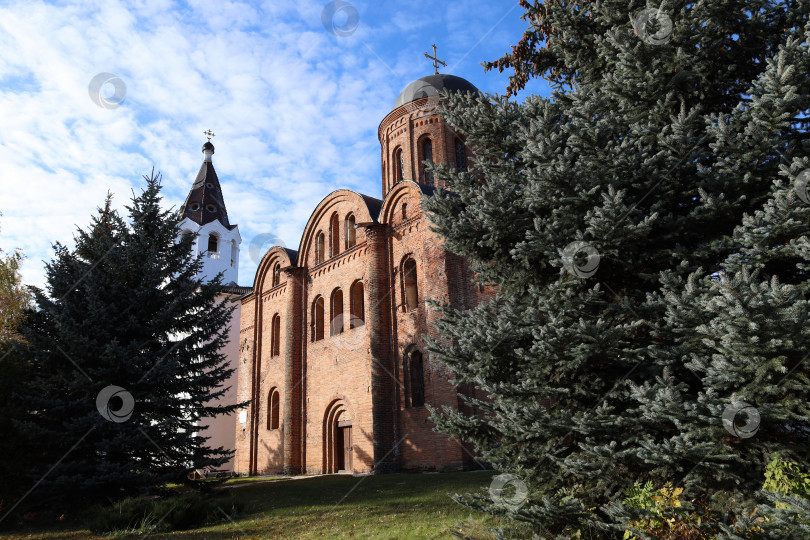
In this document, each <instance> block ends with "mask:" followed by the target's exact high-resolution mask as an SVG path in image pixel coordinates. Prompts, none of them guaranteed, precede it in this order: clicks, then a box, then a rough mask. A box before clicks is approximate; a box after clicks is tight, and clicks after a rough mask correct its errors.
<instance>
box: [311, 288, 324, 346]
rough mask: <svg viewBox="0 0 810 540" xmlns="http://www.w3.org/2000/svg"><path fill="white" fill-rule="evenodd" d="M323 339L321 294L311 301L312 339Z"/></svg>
mask: <svg viewBox="0 0 810 540" xmlns="http://www.w3.org/2000/svg"><path fill="white" fill-rule="evenodd" d="M321 339H323V296H319V297H318V298H316V299H315V302H313V303H312V341H319V340H321Z"/></svg>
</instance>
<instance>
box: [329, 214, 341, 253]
mask: <svg viewBox="0 0 810 540" xmlns="http://www.w3.org/2000/svg"><path fill="white" fill-rule="evenodd" d="M338 223H339V220H338V215H337V212H336V213H334V214H332V217H331V218H330V219H329V256H330V257H334V256H335V255H337V254H338V253H340V227H339V226H338Z"/></svg>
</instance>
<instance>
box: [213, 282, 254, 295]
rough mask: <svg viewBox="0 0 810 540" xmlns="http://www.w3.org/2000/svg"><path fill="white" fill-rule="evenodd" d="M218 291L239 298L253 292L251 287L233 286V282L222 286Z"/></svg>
mask: <svg viewBox="0 0 810 540" xmlns="http://www.w3.org/2000/svg"><path fill="white" fill-rule="evenodd" d="M220 291H221V292H223V293H227V294H238V295H240V296H243V295H245V294H248V293H251V292H253V287H242V286H240V285H236V284H233V282H231V283H229V284H228V285H223V286H222V288H221V289H220Z"/></svg>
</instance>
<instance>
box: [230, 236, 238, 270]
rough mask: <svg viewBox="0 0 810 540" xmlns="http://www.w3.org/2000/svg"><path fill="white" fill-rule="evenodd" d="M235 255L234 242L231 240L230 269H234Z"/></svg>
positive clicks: (236, 249)
mask: <svg viewBox="0 0 810 540" xmlns="http://www.w3.org/2000/svg"><path fill="white" fill-rule="evenodd" d="M237 253H238V248H237V247H236V240H231V268H236V259H237V258H238V256H237Z"/></svg>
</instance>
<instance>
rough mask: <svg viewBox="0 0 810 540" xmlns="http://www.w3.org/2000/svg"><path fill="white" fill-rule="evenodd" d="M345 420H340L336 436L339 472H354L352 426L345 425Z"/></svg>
mask: <svg viewBox="0 0 810 540" xmlns="http://www.w3.org/2000/svg"><path fill="white" fill-rule="evenodd" d="M344 423H345V422H338V428H337V432H336V434H337V437H335V455H336V457H337V459H336V461H337V470H338V472H352V426H351V424H349V425H348V426H344V425H341V424H344Z"/></svg>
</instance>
